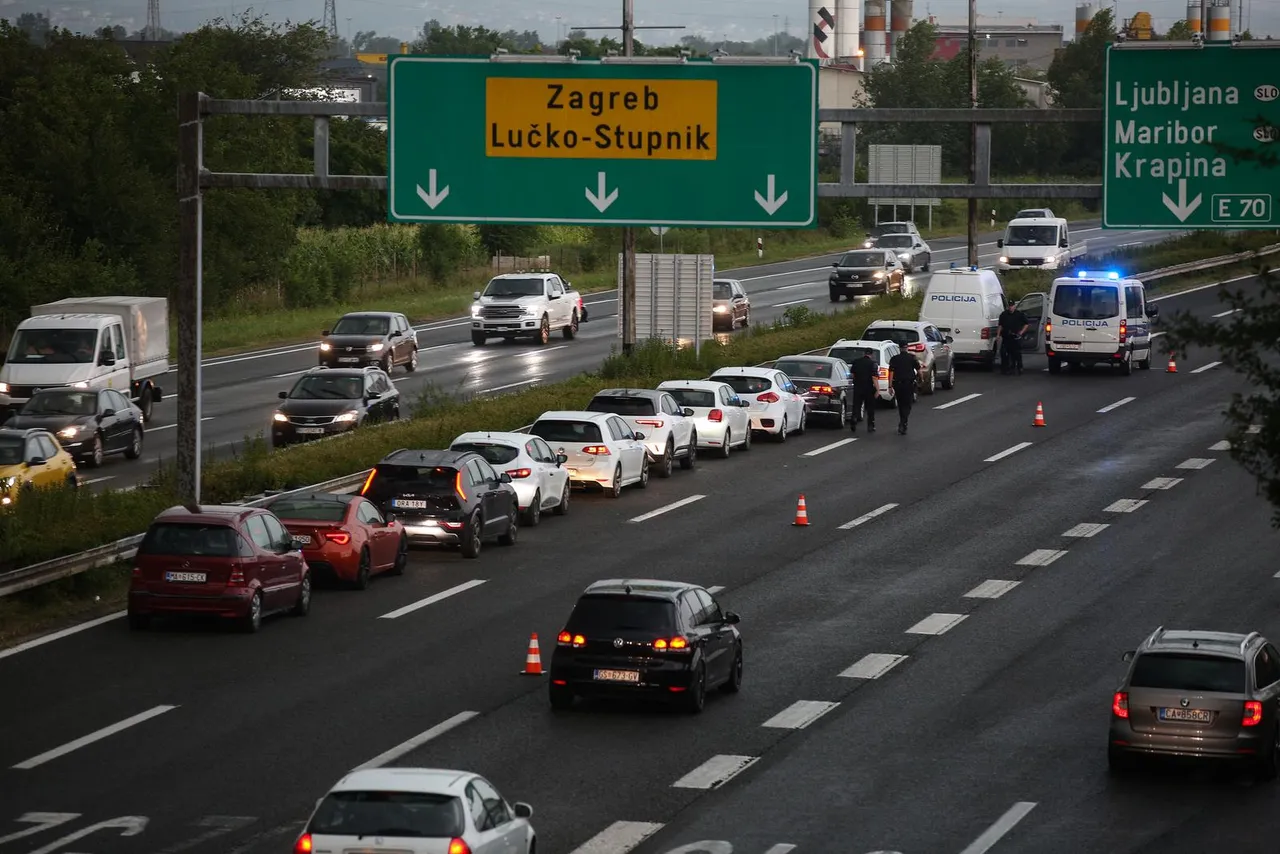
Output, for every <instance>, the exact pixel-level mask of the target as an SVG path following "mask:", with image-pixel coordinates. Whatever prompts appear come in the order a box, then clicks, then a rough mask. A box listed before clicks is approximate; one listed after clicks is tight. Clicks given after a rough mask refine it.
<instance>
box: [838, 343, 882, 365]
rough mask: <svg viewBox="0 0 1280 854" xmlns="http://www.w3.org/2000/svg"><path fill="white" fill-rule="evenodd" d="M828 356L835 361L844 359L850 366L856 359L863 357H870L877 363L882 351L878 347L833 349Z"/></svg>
mask: <svg viewBox="0 0 1280 854" xmlns="http://www.w3.org/2000/svg"><path fill="white" fill-rule="evenodd" d="M827 355H828V356H830V357H831V358H833V359H842V360H843V361H845V362H848V363H849V364H850V365H852V364H853V362H854V360H855V359H861V358H862V357H863V356H870V357H871V358H872V359H875V360H876V361H877V362H878V361H880V350H879V349H878V348H876V347H832V348H831V350H830V352H828V353H827Z"/></svg>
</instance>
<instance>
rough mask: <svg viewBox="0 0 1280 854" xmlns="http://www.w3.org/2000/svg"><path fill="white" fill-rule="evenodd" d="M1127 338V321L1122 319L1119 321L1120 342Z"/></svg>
mask: <svg viewBox="0 0 1280 854" xmlns="http://www.w3.org/2000/svg"><path fill="white" fill-rule="evenodd" d="M1128 340H1129V324H1128V322H1126V321H1124V320H1122V321H1120V343H1121V344H1123V343H1124V342H1125V341H1128Z"/></svg>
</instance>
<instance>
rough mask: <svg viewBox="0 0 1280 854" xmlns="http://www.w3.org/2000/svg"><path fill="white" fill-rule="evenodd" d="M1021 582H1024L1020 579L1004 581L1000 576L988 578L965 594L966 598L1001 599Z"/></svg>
mask: <svg viewBox="0 0 1280 854" xmlns="http://www.w3.org/2000/svg"><path fill="white" fill-rule="evenodd" d="M1021 583H1022V582H1020V581H1002V580H1000V579H998V578H988V579H987V580H986V581H984V582H982V583H981V584H979V585H978V586H977V587H975V588H973V589H972V590H970V591H969V592H968V593H966V594H964V598H966V599H999V598H1000V597H1001V596H1003V595H1004V594H1006V593H1008V592H1009V591H1010V590H1012V589H1013V588H1015V587H1017V586H1018V585H1019V584H1021Z"/></svg>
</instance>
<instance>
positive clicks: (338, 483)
mask: <svg viewBox="0 0 1280 854" xmlns="http://www.w3.org/2000/svg"><path fill="white" fill-rule="evenodd" d="M1277 253H1280V243H1274V244H1271V245H1269V246H1264V247H1262V248H1260V249H1257V250H1252V251H1248V252H1237V253H1236V254H1234V255H1220V256H1218V257H1216V258H1207V259H1205V260H1203V261H1191V262H1188V263H1186V264H1175V265H1173V266H1171V267H1162V268H1160V269H1158V270H1152V271H1150V272H1147V273H1138V274H1137V275H1136V276H1134V278H1136V279H1141V280H1142V281H1144V282H1150V281H1155V280H1158V279H1164V278H1169V277H1172V276H1181V275H1185V274H1187V273H1195V272H1198V271H1200V270H1210V269H1213V268H1214V267H1225V266H1228V265H1231V264H1238V263H1241V262H1243V261H1248V260H1249V259H1251V258H1257V257H1261V256H1266V255H1274V254H1277ZM825 350H826V348H825V347H824V348H820V349H818V350H811V351H808V352H806V353H804V354H802V355H814V354H818V353H822V352H824V351H825ZM768 364H771V363H770V362H764V363H762V364H761V365H758V366H757V367H761V366H763V365H768ZM532 426H533V425H532V424H525V425H524V426H523V427H517V428H516V429H515V430H513V431H511V432H514V433H527V432H529V429H530V428H531V427H532ZM371 470H372V469H365V470H364V471H360V472H356V473H354V474H349V475H344V476H342V477H336V478H333V479H332V480H327V481H325V482H323V483H317V484H313V485H311V486H304V487H302V488H300V489H291V490H287V491H282V492H275V493H271V494H264V495H262V496H260V497H258V498H252V499H249V500H246V501H242V502H237V503H240V504H245V505H248V506H256V505H258V504H263V503H265V502H266V501H268V500H270V499H273V498H278V497H279V496H281V495H297V494H300V493H303V492H343V491H345V490H349V489H353V488H355V487H357V486H359V485H360V484H361V483H363V482H364V479H365V478H366V477H368V476H369V472H370V471H371ZM142 536H143V535H142V534H137V535H135V536H132V537H126V538H125V539H123V540H117V541H116V542H114V543H107V544H106V545H102V546H98V547H97V548H93V549H89V550H88V551H83V552H79V553H78V554H73V555H66V556H64V557H58V558H53V559H52V560H46V561H42V562H41V563H36V564H32V565H31V566H24V567H22V568H21V569H15V570H13V571H12V572H7V573H3V574H0V597H3V596H9V595H12V594H14V593H18V592H20V591H22V590H29V589H31V588H32V587H39V586H40V585H41V584H47V583H49V582H51V581H57V580H58V579H61V578H68V577H70V576H72V575H78V574H80V573H82V572H87V571H88V570H90V569H94V568H95V567H99V566H108V565H110V564H113V563H119V562H121V561H126V560H130V559H132V558H133V556H134V555H135V554H136V553H137V551H138V544H139V543H141V542H142Z"/></svg>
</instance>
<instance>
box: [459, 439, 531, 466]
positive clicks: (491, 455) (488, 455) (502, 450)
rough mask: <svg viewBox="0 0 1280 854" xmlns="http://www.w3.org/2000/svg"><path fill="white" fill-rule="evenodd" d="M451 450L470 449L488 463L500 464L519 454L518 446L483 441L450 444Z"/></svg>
mask: <svg viewBox="0 0 1280 854" xmlns="http://www.w3.org/2000/svg"><path fill="white" fill-rule="evenodd" d="M449 450H451V451H471V452H472V453H476V454H479V455H480V456H482V457H484V458H485V461H486V462H488V463H489V464H490V465H495V466H500V465H503V464H505V463H509V462H511V461H512V460H514V459H515V458H516V457H518V456H520V449H519V448H512V447H509V446H507V445H494V444H486V443H484V442H458V443H457V444H455V445H452V446H450V448H449Z"/></svg>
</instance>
